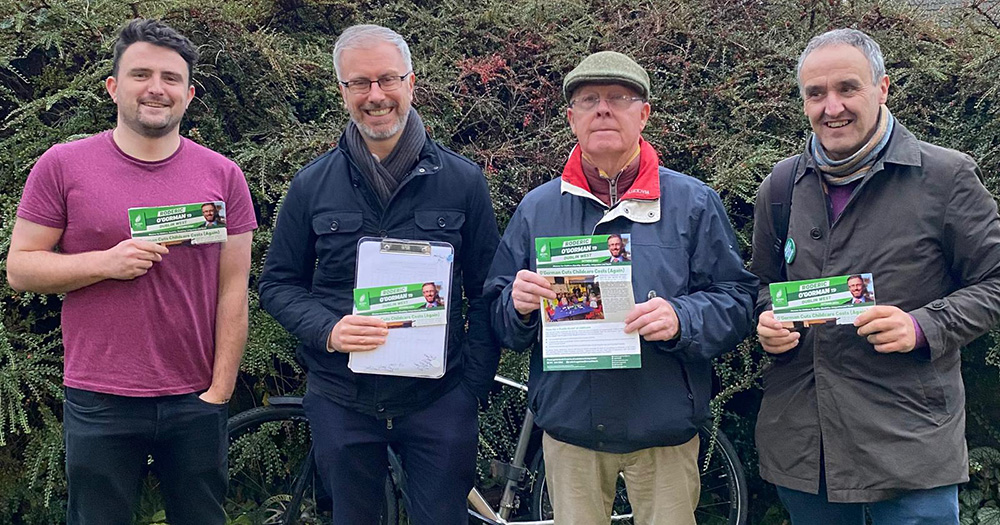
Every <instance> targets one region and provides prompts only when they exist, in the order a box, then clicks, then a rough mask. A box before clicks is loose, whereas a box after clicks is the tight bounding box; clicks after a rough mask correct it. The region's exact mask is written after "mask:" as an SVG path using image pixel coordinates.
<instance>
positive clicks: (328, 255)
mask: <svg viewBox="0 0 1000 525" xmlns="http://www.w3.org/2000/svg"><path fill="white" fill-rule="evenodd" d="M363 222H364V220H363V216H362V213H361V212H360V211H328V212H322V213H318V214H316V215H314V216H313V218H312V227H313V233H314V234H315V235H316V246H315V249H316V259H317V260H318V264H317V267H316V273H317V277H318V278H319V279H320V280H322V281H327V280H329V279H331V278H334V280H337V281H338V282H339V281H346V280H350V281H351V282H353V281H354V272H353V271H347V272H345V271H344V269H345V268H354V265H355V258H356V256H357V251H358V239H359V238H360V237H361V226H362V224H363Z"/></svg>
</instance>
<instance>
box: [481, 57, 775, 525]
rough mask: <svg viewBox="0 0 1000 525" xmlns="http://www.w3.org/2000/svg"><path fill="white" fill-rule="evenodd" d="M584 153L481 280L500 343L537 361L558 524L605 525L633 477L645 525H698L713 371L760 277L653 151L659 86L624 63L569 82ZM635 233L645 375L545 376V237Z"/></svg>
mask: <svg viewBox="0 0 1000 525" xmlns="http://www.w3.org/2000/svg"><path fill="white" fill-rule="evenodd" d="M563 91H564V95H565V96H566V99H567V100H568V101H569V109H567V111H566V116H567V118H568V120H569V125H570V127H571V128H572V130H573V134H574V135H576V138H577V140H578V144H577V145H576V146H575V147H574V148H573V149H572V151H571V152H570V154H569V159H568V160H567V162H566V166H565V167H564V168H563V171H562V177H560V178H558V179H556V180H553V181H550V182H548V183H546V184H543V185H542V186H540V187H538V188H536V189H534V190H532V191H531V192H530V193H528V195H527V196H525V198H524V200H523V201H521V204H520V205H519V206H518V208H517V211H516V212H515V213H514V216H513V218H511V220H510V224H509V226H508V227H507V231H506V232H505V233H504V236H503V239H502V241H501V244H500V247H499V248H498V249H497V255H496V257H495V258H494V260H493V266H492V268H491V269H490V275H489V277H488V278H487V281H486V290H485V291H486V295H487V297H488V298H489V300H490V315H491V316H492V317H491V320H492V324H493V330H494V333H495V334H496V335H497V337H499V338H500V339H501V343H502V344H503V346H506V347H508V348H511V349H514V350H525V349H529V348H530V349H531V370H530V378H529V384H530V386H531V388H530V390H529V397H530V399H529V406H530V407H531V410H532V411H533V412H534V413H535V415H536V419H535V422H536V423H537V424H538V425H539V426H540V427H541V428H542V429H543V430H544V431H545V434H544V436H543V440H542V446H543V448H544V453H545V477H546V482H547V483H548V486H549V495H550V496H551V498H552V506H553V510H554V511H555V521H556V523H557V524H565V525H570V524H571V525H590V524H593V525H607V524H608V523H609V522H610V520H611V511H612V503H613V499H614V493H615V483H616V481H617V479H618V476H619V474H622V475H624V477H625V482H626V485H627V487H628V496H629V501H630V502H631V504H632V510H633V512H634V514H635V522H636V523H637V524H640V525H647V524H685V525H694V523H695V520H694V509H695V507H696V506H697V504H698V496H699V491H700V484H699V475H698V465H697V462H698V461H697V458H698V436H697V434H698V428H699V426H701V424H702V423H704V422H705V420H706V419H707V418H708V415H709V410H708V402H709V400H710V398H711V387H712V365H711V361H712V359H713V358H715V357H716V356H718V355H719V354H721V353H722V352H724V351H726V350H729V349H732V348H734V347H735V346H736V344H737V343H739V342H740V341H741V340H742V339H743V337H744V336H745V335H746V334H747V332H749V330H750V326H751V325H750V319H751V313H752V308H753V294H754V292H755V291H756V286H757V279H756V278H755V277H754V276H753V275H752V274H751V273H749V272H748V271H746V270H745V269H744V268H743V261H742V259H741V258H740V254H739V253H738V252H737V250H736V248H735V247H736V245H737V244H736V237H735V235H734V234H733V230H732V227H731V226H730V224H729V220H728V218H727V217H726V211H725V209H724V208H723V207H722V202H721V200H720V199H719V196H718V195H717V194H716V193H715V192H714V191H712V189H711V188H709V187H708V186H706V185H705V184H704V183H702V182H700V181H698V180H696V179H694V178H691V177H688V176H687V175H683V174H681V173H678V172H676V171H673V170H670V169H667V168H664V167H662V166H660V160H659V157H658V155H657V153H656V151H655V150H654V149H653V146H652V145H650V144H649V143H648V142H646V141H645V140H643V139H642V130H643V128H644V127H645V126H646V122H647V120H648V118H649V113H650V104H649V102H648V101H647V100H648V98H649V92H650V83H649V76H648V75H647V73H646V71H645V70H643V68H642V67H640V66H639V65H638V64H636V63H635V62H634V61H633V60H632V59H630V58H629V57H627V56H625V55H623V54H621V53H615V52H612V51H603V52H600V53H595V54H593V55H591V56H589V57H587V58H586V59H584V60H583V61H582V62H580V64H579V65H578V66H577V67H576V68H575V69H573V70H572V71H571V72H570V73H569V74H568V75H567V76H566V78H565V80H564V81H563ZM625 233H630V234H631V240H630V242H629V247H630V250H631V265H632V289H633V293H634V299H635V303H636V306H635V307H634V308H633V309H632V310H631V312H629V313H628V315H627V316H626V317H625V323H624V324H625V327H624V330H625V331H626V332H629V333H634V332H638V333H639V336H640V346H641V361H642V364H641V368H629V369H617V370H574V371H544V370H543V369H542V359H541V357H542V356H541V354H542V349H541V341H540V339H541V338H540V334H539V332H540V325H541V322H540V318H539V313H538V310H539V307H540V305H541V299H542V298H543V297H545V298H548V299H550V300H555V299H556V294H555V293H554V291H553V290H552V286H551V285H550V284H549V282H548V281H547V280H545V279H544V278H542V277H541V276H539V275H538V274H537V273H535V269H536V267H535V261H536V260H535V239H536V238H538V237H556V236H568V235H601V234H603V235H609V236H611V237H609V238H612V239H613V238H614V237H615V236H616V234H617V235H621V234H625Z"/></svg>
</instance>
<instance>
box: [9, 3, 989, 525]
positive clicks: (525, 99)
mask: <svg viewBox="0 0 1000 525" xmlns="http://www.w3.org/2000/svg"><path fill="white" fill-rule="evenodd" d="M978 3H979V4H981V5H980V8H979V9H976V8H975V6H973V7H971V8H966V9H961V10H958V11H956V12H955V13H954V15H953V16H951V17H950V18H948V19H947V20H946V21H945V23H939V21H938V19H937V17H935V16H932V15H930V14H928V13H927V12H924V11H919V10H917V9H916V8H913V7H910V6H909V4H901V3H898V2H896V1H864V2H861V1H859V2H854V1H850V0H775V1H767V0H639V1H635V0H632V1H626V0H569V1H558V2H557V1H544V0H463V1H458V0H440V1H434V2H418V1H414V0H244V1H241V2H222V1H218V0H198V1H195V0H170V1H168V0H151V1H144V2H121V1H113V0H8V1H6V2H3V4H2V6H0V231H2V233H0V252H3V253H6V246H7V244H8V243H9V238H10V231H11V227H12V224H13V220H14V216H15V211H16V206H17V202H18V199H19V196H20V192H21V188H22V187H23V185H24V181H25V178H26V177H27V174H28V172H29V170H30V168H31V166H32V164H33V163H34V161H35V160H36V159H37V158H38V156H39V155H41V153H42V152H43V151H45V149H46V148H48V147H49V146H51V145H52V144H54V143H57V142H62V141H68V140H71V139H73V138H78V137H80V136H83V135H86V134H91V133H95V132H97V131H100V130H104V129H107V128H109V127H111V126H112V125H113V123H114V115H115V108H114V106H113V104H112V103H111V101H110V99H109V97H108V96H107V94H106V93H105V91H104V87H103V81H104V79H105V77H106V76H107V75H108V74H109V72H110V57H111V45H112V43H113V40H114V38H115V36H116V34H117V28H118V27H119V26H120V25H121V24H122V23H123V22H124V21H125V20H127V19H129V18H131V17H134V16H143V17H158V18H164V19H165V20H166V21H167V22H168V23H170V24H171V25H173V26H174V27H176V28H177V29H178V30H180V31H181V32H182V33H184V34H186V35H187V36H189V37H190V38H191V39H192V40H193V41H194V42H195V43H196V44H197V45H198V46H199V48H200V51H201V55H202V57H203V59H202V62H201V64H199V66H198V68H197V70H196V72H195V75H194V80H195V83H196V86H197V99H196V100H195V102H194V103H193V104H192V105H191V107H190V108H189V110H188V114H187V117H186V118H185V121H184V123H183V124H182V129H181V131H182V133H183V134H184V135H186V136H188V137H190V138H192V139H194V140H196V141H198V142H200V143H202V144H204V145H206V146H208V147H211V148H213V149H215V150H217V151H220V152H222V153H224V154H226V155H227V156H229V157H231V158H233V159H234V160H236V161H237V162H238V163H239V164H240V166H242V168H243V169H244V171H245V173H246V176H247V180H248V182H249V184H250V190H251V192H252V194H253V197H254V200H255V204H256V206H257V209H258V213H259V215H258V218H259V221H260V225H261V227H260V229H259V230H258V232H257V234H256V236H255V242H254V250H253V274H254V275H257V274H258V273H259V271H260V268H261V265H262V262H263V259H264V255H265V252H266V249H267V246H268V242H269V240H270V234H271V228H272V225H273V221H274V218H275V214H276V210H277V207H278V205H279V204H280V201H281V198H282V195H283V194H284V192H285V189H286V188H287V184H288V182H289V181H290V179H291V177H292V176H293V175H294V173H295V171H296V170H297V169H298V168H299V167H300V166H302V165H303V164H304V163H306V162H307V161H308V160H309V159H311V158H313V157H315V156H316V155H318V154H319V153H321V152H323V151H325V150H326V149H327V148H329V147H330V144H331V143H333V142H335V141H336V140H337V139H338V137H339V135H340V130H341V129H342V128H343V126H344V124H345V122H346V119H347V114H346V112H345V111H344V109H343V107H342V104H341V101H340V99H339V95H338V93H337V90H336V89H335V86H336V85H335V84H334V80H335V79H334V73H333V67H332V57H331V53H330V52H331V50H332V47H333V41H334V40H335V39H336V36H337V35H338V34H339V32H340V31H341V30H342V29H343V28H344V27H346V26H348V25H351V24H354V23H360V22H373V23H380V24H384V25H387V26H389V27H392V28H394V29H396V30H397V31H399V32H400V33H401V34H403V36H404V37H406V38H407V40H408V41H409V42H410V45H411V48H412V51H413V56H414V67H415V70H416V77H417V93H416V100H415V105H416V107H417V108H418V110H419V111H420V112H421V115H422V117H423V119H424V121H425V122H426V124H427V126H428V127H429V129H430V131H431V132H432V133H433V135H434V136H435V137H436V138H437V139H438V140H440V141H442V142H443V143H445V144H446V145H448V146H449V147H451V148H453V149H455V150H456V151H458V152H460V153H462V154H463V155H466V156H468V157H470V158H471V159H473V160H474V161H475V162H477V163H478V164H480V165H481V166H483V168H484V170H485V172H486V175H487V177H488V179H489V182H490V187H491V191H492V194H493V202H494V206H495V208H496V211H497V215H498V217H499V218H500V221H501V224H503V223H505V222H506V220H507V219H508V218H509V217H510V214H511V213H512V211H513V209H514V207H515V206H516V204H517V203H518V202H519V200H520V199H521V197H522V196H523V195H524V194H525V193H526V192H527V191H528V190H529V189H531V188H533V187H534V186H536V185H538V184H539V183H541V182H543V181H546V180H549V179H551V178H552V177H554V176H557V174H558V173H559V170H560V168H561V166H562V164H563V163H564V160H565V157H566V155H567V154H568V152H569V150H570V148H571V146H572V144H573V140H572V134H571V133H570V130H569V128H568V126H567V125H566V124H565V118H564V112H565V104H564V101H563V100H562V97H561V80H562V77H563V75H564V74H565V73H566V72H568V71H569V70H570V69H571V68H572V67H573V66H574V65H575V63H576V62H578V61H579V60H580V59H581V58H582V57H583V56H585V55H586V54H588V53H590V52H593V51H597V50H602V49H613V50H618V51H622V52H625V53H627V54H629V55H631V56H633V57H634V58H635V59H636V60H637V61H638V62H639V63H640V64H643V65H644V66H645V67H647V69H648V71H649V73H650V76H651V77H652V82H653V89H652V92H653V93H652V101H651V102H652V106H653V114H652V117H651V119H650V122H649V125H648V127H647V128H646V132H645V136H646V138H647V139H648V140H649V141H650V142H651V143H652V144H654V145H655V147H656V148H657V150H658V151H659V152H660V154H661V156H662V160H663V162H664V164H665V165H668V166H670V167H672V168H675V169H678V170H680V171H684V172H687V173H689V174H691V175H694V176H696V177H698V178H700V179H702V180H704V181H706V182H708V183H709V184H711V185H712V186H713V187H714V188H715V189H716V190H717V191H718V192H719V193H720V194H721V195H722V196H723V199H724V201H725V203H726V206H727V207H728V209H729V211H730V216H731V219H732V221H733V223H734V225H735V226H736V228H737V230H738V234H739V236H740V241H741V248H742V249H743V251H744V254H745V255H746V256H747V258H749V253H748V244H749V240H750V231H751V219H752V202H753V198H754V195H755V192H756V188H757V186H758V184H759V183H760V181H761V180H762V178H763V177H764V176H765V175H766V174H767V173H768V171H769V170H770V167H771V166H772V165H773V164H774V163H775V162H776V161H777V160H779V159H781V158H783V157H785V156H788V155H791V154H793V153H795V152H797V150H799V149H800V148H801V147H802V145H803V141H804V139H805V137H806V134H807V131H808V124H807V122H806V120H805V119H804V117H802V115H801V106H800V102H799V101H798V93H797V88H796V85H795V81H794V76H793V71H794V67H795V61H796V59H797V55H798V53H799V52H800V50H801V49H802V48H803V47H804V45H805V42H806V41H807V40H808V39H809V38H810V37H811V36H813V35H815V34H817V33H820V32H822V31H825V30H827V29H830V28H834V27H842V26H850V27H858V28H860V29H863V30H865V31H867V32H869V33H870V34H872V35H873V36H874V37H875V38H876V39H877V40H878V41H879V42H880V43H881V44H882V47H883V50H884V51H885V53H886V55H887V56H886V60H887V69H888V72H889V75H890V77H891V78H892V81H893V84H892V87H891V89H890V100H889V106H890V108H891V109H892V110H893V113H894V114H895V115H896V116H897V117H898V118H899V119H900V120H901V121H902V122H904V123H905V124H906V126H907V127H909V129H910V130H912V131H913V132H914V133H916V134H917V136H918V137H921V138H924V139H926V140H930V141H933V142H935V143H937V144H940V145H943V146H948V147H952V148H956V149H960V150H963V151H966V152H968V153H970V154H971V155H973V156H974V157H975V158H976V159H977V160H978V162H979V163H980V166H981V167H982V169H983V173H984V174H985V175H986V178H987V184H988V186H989V188H990V189H991V191H993V192H994V194H995V195H997V194H998V193H997V192H998V190H1000V119H998V113H1000V92H998V86H1000V13H998V12H997V11H1000V8H994V10H993V11H992V12H991V11H989V10H988V9H987V8H986V7H985V6H988V5H989V4H987V3H983V2H978ZM254 284H255V283H253V282H251V289H253V286H254ZM251 301H252V307H251V317H250V322H251V326H250V342H249V345H248V348H247V351H246V358H245V359H244V364H243V374H242V375H241V381H240V384H239V386H238V388H237V390H238V391H237V394H236V397H235V399H234V402H233V405H234V410H237V409H242V408H247V407H249V406H252V405H257V404H262V403H265V402H266V398H267V396H268V395H274V394H277V393H285V392H295V391H301V387H302V374H301V369H300V368H299V367H298V365H297V364H296V363H295V361H294V357H293V354H292V348H293V346H294V340H293V339H292V338H291V337H290V336H289V335H288V334H287V333H286V332H285V331H284V330H282V329H281V327H280V326H278V325H277V324H276V323H275V322H274V321H273V320H272V319H271V318H270V317H269V316H267V315H266V314H265V313H263V312H262V311H261V310H260V309H259V307H258V306H257V301H256V297H255V296H254V295H253V294H252V297H251ZM59 302H60V301H59V298H58V297H54V296H48V297H46V296H40V295H36V294H31V293H16V292H14V291H13V290H11V289H10V288H9V287H7V285H6V284H4V285H3V286H2V288H0V318H2V322H0V522H3V523H11V522H14V523H60V522H61V520H62V512H63V505H64V499H65V486H64V479H63V474H62V470H61V469H62V465H61V461H62V458H61V453H62V441H61V430H60V414H61V409H60V403H59V401H60V399H61V396H62V393H61V388H60V379H61V362H62V348H61V338H60V333H59V327H58V307H59ZM101 321H102V320H95V322H101ZM996 340H997V338H996V337H995V336H988V337H986V338H984V339H981V340H980V341H978V342H977V343H976V344H974V345H973V346H972V348H970V349H969V351H968V352H967V353H966V382H967V385H968V391H969V407H968V410H969V431H968V436H969V441H970V448H973V447H987V448H984V449H981V450H980V451H977V455H976V456H975V459H976V461H975V462H974V464H973V474H974V483H972V484H970V486H969V487H967V489H966V490H964V491H963V497H962V503H963V520H968V521H963V522H965V523H970V524H971V523H983V524H986V523H998V519H997V515H998V514H1000V511H998V509H997V507H998V496H997V486H998V481H997V480H998V478H997V467H998V461H997V452H996V448H997V447H1000V424H998V421H1000V418H998V416H1000V401H998V399H997V397H996V394H995V392H996V390H995V385H996V381H997V366H1000V350H998V346H997V344H996V342H995V341H996ZM761 363H762V358H761V357H760V355H759V353H757V352H756V351H755V349H754V344H752V343H751V342H748V343H746V344H744V345H742V346H741V347H740V348H739V349H738V351H737V352H734V353H732V354H730V355H729V356H727V357H725V358H723V359H721V360H720V361H719V363H718V366H717V370H718V377H719V382H718V391H719V392H721V393H722V394H721V395H720V397H719V398H718V399H717V401H718V402H717V404H716V407H715V408H716V411H717V413H718V414H719V415H720V416H722V415H724V416H725V417H722V418H721V421H722V424H723V427H724V428H725V429H726V430H727V431H728V432H729V433H730V434H731V435H733V436H734V437H735V441H736V442H737V446H738V447H739V448H740V451H741V454H742V456H743V459H744V463H746V464H747V467H748V471H749V472H750V473H751V474H752V473H754V472H755V456H754V453H753V445H752V428H753V419H754V414H755V412H756V402H757V396H758V394H757V393H756V391H755V389H754V385H755V381H756V376H757V374H758V372H759V369H760V366H761ZM503 366H504V367H505V370H508V371H510V373H511V374H514V375H517V374H519V373H523V366H524V361H523V359H520V358H518V357H517V356H513V357H508V358H506V359H505V363H504V364H503ZM738 392H742V393H740V394H737V393H738ZM734 395H736V397H735V399H733V400H731V401H730V402H729V403H724V402H725V401H727V400H729V399H730V398H732V397H733V396H734ZM501 397H502V394H501ZM505 401H509V400H505V399H498V402H497V403H496V404H495V405H496V407H497V408H495V409H494V410H493V411H492V412H491V413H489V414H487V415H486V416H485V417H484V418H483V427H484V430H485V432H484V436H486V439H485V440H484V443H483V447H482V449H483V451H484V454H489V455H492V454H494V453H496V454H500V455H503V454H506V453H509V452H507V451H505V450H504V448H505V446H506V445H507V444H508V443H507V442H505V441H504V440H503V439H501V438H502V437H503V435H504V433H505V432H508V431H507V430H506V429H505V425H506V424H508V423H506V422H507V421H508V419H509V414H508V413H505V412H504V407H505V406H507V403H505ZM507 439H513V436H507ZM751 490H752V492H753V494H754V497H755V501H754V507H753V517H752V522H753V523H780V512H779V511H777V509H774V508H772V507H773V506H774V504H775V499H774V497H773V492H771V489H770V488H768V487H767V486H765V484H763V483H761V482H760V481H759V479H755V480H754V481H753V482H752V487H751ZM153 513H155V509H153V511H151V513H150V514H147V516H152V515H153ZM991 520H992V521H991Z"/></svg>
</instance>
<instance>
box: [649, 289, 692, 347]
mask: <svg viewBox="0 0 1000 525" xmlns="http://www.w3.org/2000/svg"><path fill="white" fill-rule="evenodd" d="M666 301H667V302H668V303H670V306H672V307H673V309H674V313H675V314H676V315H677V337H674V338H673V339H671V340H669V341H657V343H658V344H659V345H660V348H662V349H663V350H665V351H668V352H673V351H677V350H683V349H685V348H687V347H689V346H691V343H692V342H693V341H692V337H691V332H692V330H693V329H692V328H691V326H692V324H691V316H690V315H689V314H688V311H687V310H686V309H684V308H683V307H682V306H681V305H680V303H678V302H677V298H676V297H671V298H670V299H666Z"/></svg>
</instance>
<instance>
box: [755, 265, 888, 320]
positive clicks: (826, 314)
mask: <svg viewBox="0 0 1000 525" xmlns="http://www.w3.org/2000/svg"><path fill="white" fill-rule="evenodd" d="M770 290H771V305H772V307H773V308H774V318H775V319H777V320H778V321H781V322H782V323H802V324H804V325H805V326H809V325H812V324H821V323H826V322H831V321H833V322H836V323H837V324H851V323H853V322H854V319H855V318H856V317H857V316H859V315H861V313H862V312H864V311H865V310H867V309H869V308H871V307H873V306H875V281H874V279H873V278H872V274H870V273H857V274H851V275H837V276H834V277H824V278H822V279H808V280H805V281H789V282H784V283H771V284H770Z"/></svg>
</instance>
